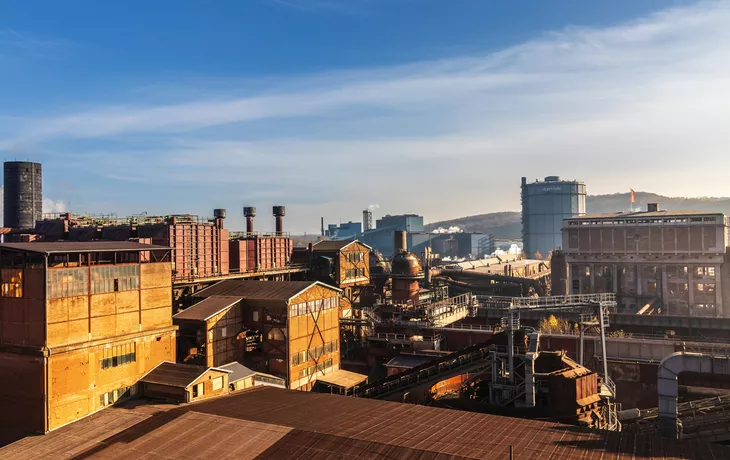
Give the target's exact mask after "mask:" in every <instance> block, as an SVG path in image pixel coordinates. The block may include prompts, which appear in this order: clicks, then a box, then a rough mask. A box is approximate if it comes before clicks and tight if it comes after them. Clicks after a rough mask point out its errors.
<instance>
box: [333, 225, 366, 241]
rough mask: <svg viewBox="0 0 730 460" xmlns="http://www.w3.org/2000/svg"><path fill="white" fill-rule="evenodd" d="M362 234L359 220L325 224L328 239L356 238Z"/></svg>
mask: <svg viewBox="0 0 730 460" xmlns="http://www.w3.org/2000/svg"><path fill="white" fill-rule="evenodd" d="M360 235H362V223H361V222H352V221H349V222H343V223H340V224H339V225H337V224H329V225H328V226H327V237H328V238H329V239H330V240H347V239H355V240H356V239H358V238H360Z"/></svg>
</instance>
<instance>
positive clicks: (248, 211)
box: [243, 206, 256, 233]
mask: <svg viewBox="0 0 730 460" xmlns="http://www.w3.org/2000/svg"><path fill="white" fill-rule="evenodd" d="M243 215H244V216H245V217H246V233H253V218H254V217H256V208H255V207H253V206H245V207H244V208H243Z"/></svg>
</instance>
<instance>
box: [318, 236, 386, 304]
mask: <svg viewBox="0 0 730 460" xmlns="http://www.w3.org/2000/svg"><path fill="white" fill-rule="evenodd" d="M371 251H372V248H370V246H368V245H366V244H364V243H361V242H360V241H357V240H350V241H346V240H344V241H320V242H319V243H317V244H315V245H313V246H312V247H311V249H310V252H311V258H312V263H311V265H312V276H313V277H314V279H316V280H317V281H321V282H323V283H326V284H330V285H332V286H335V287H337V288H339V289H342V292H343V294H342V305H341V306H340V309H341V313H342V317H348V316H351V311H352V305H353V304H354V303H357V302H358V301H359V299H360V295H361V293H362V292H363V289H364V288H365V287H366V286H368V285H370V252H371Z"/></svg>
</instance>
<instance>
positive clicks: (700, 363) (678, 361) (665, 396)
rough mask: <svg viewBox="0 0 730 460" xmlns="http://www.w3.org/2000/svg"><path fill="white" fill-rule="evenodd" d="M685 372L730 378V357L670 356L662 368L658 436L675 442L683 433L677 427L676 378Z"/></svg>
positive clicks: (679, 353)
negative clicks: (659, 434) (728, 376)
mask: <svg viewBox="0 0 730 460" xmlns="http://www.w3.org/2000/svg"><path fill="white" fill-rule="evenodd" d="M682 372H694V373H701V374H720V375H730V357H728V356H712V355H705V354H702V353H686V352H678V353H672V354H671V355H669V356H667V357H666V358H664V359H663V360H662V362H661V363H660V364H659V370H658V371H657V393H658V394H659V432H660V433H661V435H662V436H665V437H668V438H672V439H678V438H679V433H680V430H679V426H678V424H677V395H678V393H679V385H678V383H677V377H678V376H679V374H681V373H682Z"/></svg>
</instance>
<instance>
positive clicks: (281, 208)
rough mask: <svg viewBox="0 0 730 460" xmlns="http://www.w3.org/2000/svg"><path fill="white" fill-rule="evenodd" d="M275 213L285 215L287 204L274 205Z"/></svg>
mask: <svg viewBox="0 0 730 460" xmlns="http://www.w3.org/2000/svg"><path fill="white" fill-rule="evenodd" d="M273 210H274V215H275V216H285V215H286V207H285V206H274V209H273Z"/></svg>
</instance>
